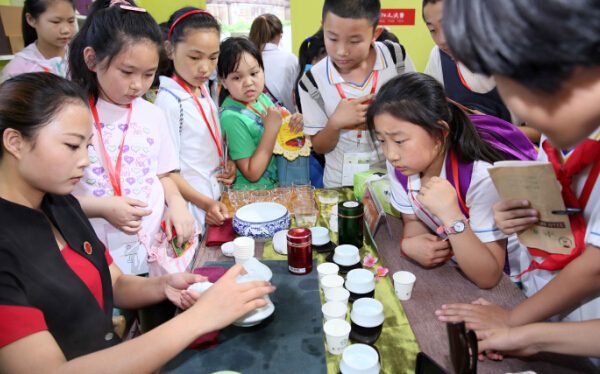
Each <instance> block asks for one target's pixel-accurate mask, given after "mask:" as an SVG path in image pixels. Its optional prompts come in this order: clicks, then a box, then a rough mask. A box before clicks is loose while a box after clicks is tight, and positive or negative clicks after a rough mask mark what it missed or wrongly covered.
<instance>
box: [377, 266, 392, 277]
mask: <svg viewBox="0 0 600 374" xmlns="http://www.w3.org/2000/svg"><path fill="white" fill-rule="evenodd" d="M375 271H376V272H377V275H376V276H375V279H377V280H379V277H385V276H386V275H387V273H388V272H389V271H390V270H389V269H388V268H383V267H381V266H380V267H378V268H377V269H376V270H375Z"/></svg>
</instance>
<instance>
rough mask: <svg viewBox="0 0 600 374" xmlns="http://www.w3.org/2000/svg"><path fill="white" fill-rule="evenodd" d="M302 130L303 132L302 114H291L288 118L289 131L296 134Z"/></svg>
mask: <svg viewBox="0 0 600 374" xmlns="http://www.w3.org/2000/svg"><path fill="white" fill-rule="evenodd" d="M302 130H304V117H302V113H294V114H292V117H291V118H290V131H291V132H293V133H294V134H297V133H299V132H300V131H302Z"/></svg>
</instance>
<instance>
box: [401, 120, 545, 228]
mask: <svg viewBox="0 0 600 374" xmlns="http://www.w3.org/2000/svg"><path fill="white" fill-rule="evenodd" d="M469 118H470V119H471V121H473V124H474V125H475V129H476V130H477V133H478V134H479V136H480V137H481V139H483V140H484V141H486V142H487V143H489V144H491V145H493V146H494V147H495V148H496V149H497V150H498V151H500V153H501V154H502V156H503V157H504V158H505V159H506V160H523V161H534V160H536V159H537V150H536V149H535V146H534V145H533V143H532V142H531V141H530V140H529V138H528V137H527V136H526V135H525V134H523V132H522V131H521V130H519V129H518V128H517V127H515V126H514V125H513V124H512V123H508V122H506V121H504V120H502V119H500V118H497V117H493V116H488V115H483V114H469ZM472 174H473V162H469V163H467V162H464V161H462V160H460V159H458V158H457V157H456V155H455V154H454V152H453V151H450V152H448V154H447V155H446V178H447V179H448V182H450V184H452V186H453V187H454V188H455V189H456V194H457V195H458V201H459V203H460V204H459V206H460V209H461V210H462V212H463V214H464V215H465V216H466V217H467V218H469V208H468V207H467V205H466V203H465V201H466V196H467V191H468V190H469V186H470V185H471V176H472ZM396 177H397V178H398V181H399V182H400V184H401V185H402V187H403V188H404V190H405V191H407V192H408V177H407V176H405V175H403V174H402V173H400V172H399V171H397V170H396Z"/></svg>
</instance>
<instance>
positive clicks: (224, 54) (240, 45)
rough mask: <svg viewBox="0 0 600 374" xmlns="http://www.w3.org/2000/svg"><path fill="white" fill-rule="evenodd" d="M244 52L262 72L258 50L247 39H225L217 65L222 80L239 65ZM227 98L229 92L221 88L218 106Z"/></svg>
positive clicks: (263, 67)
mask: <svg viewBox="0 0 600 374" xmlns="http://www.w3.org/2000/svg"><path fill="white" fill-rule="evenodd" d="M244 52H248V53H250V54H251V55H252V57H254V58H255V59H256V61H258V66H260V68H261V69H262V70H263V71H264V70H265V65H264V64H263V59H262V56H261V54H260V52H259V50H258V48H257V47H256V46H255V45H254V43H252V42H251V41H250V39H248V38H244V37H231V38H227V39H225V40H224V41H223V42H222V43H221V53H220V54H219V62H218V63H217V75H218V76H219V79H221V80H223V79H225V78H227V76H228V75H229V74H231V73H234V72H235V71H236V70H237V68H238V66H239V65H240V59H241V58H242V55H243V54H244ZM227 96H229V91H228V90H227V89H226V88H225V87H221V92H220V93H219V105H221V104H223V101H225V98H227Z"/></svg>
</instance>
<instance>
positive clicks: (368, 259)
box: [363, 253, 378, 268]
mask: <svg viewBox="0 0 600 374" xmlns="http://www.w3.org/2000/svg"><path fill="white" fill-rule="evenodd" d="M377 260H378V258H377V257H373V256H372V255H371V254H370V253H369V254H368V255H366V256H365V258H364V259H363V266H366V267H368V268H370V267H371V266H373V265H375V263H376V262H377Z"/></svg>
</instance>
